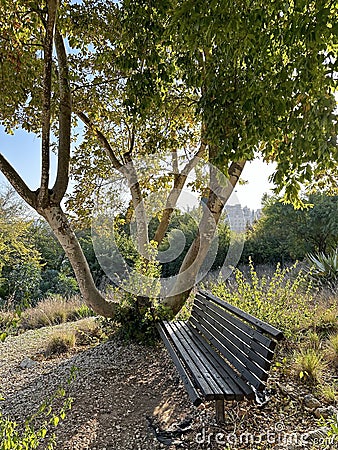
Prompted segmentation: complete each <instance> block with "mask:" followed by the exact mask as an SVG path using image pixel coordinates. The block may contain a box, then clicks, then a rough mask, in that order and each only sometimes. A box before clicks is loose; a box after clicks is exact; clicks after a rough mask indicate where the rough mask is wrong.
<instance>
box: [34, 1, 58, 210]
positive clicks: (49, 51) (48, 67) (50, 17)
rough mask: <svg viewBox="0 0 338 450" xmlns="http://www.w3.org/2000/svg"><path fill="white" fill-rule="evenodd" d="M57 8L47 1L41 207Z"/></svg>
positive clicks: (45, 182) (47, 166) (55, 3)
mask: <svg viewBox="0 0 338 450" xmlns="http://www.w3.org/2000/svg"><path fill="white" fill-rule="evenodd" d="M57 8H58V1H57V0H48V1H47V10H48V13H47V23H46V34H45V39H44V44H43V50H44V64H43V67H44V70H43V101H42V117H41V123H42V127H41V181H40V189H39V194H38V202H39V203H40V204H41V205H43V204H47V202H48V185H49V169H50V148H49V147H50V123H51V120H50V119H51V90H52V64H53V39H54V28H55V20H56V12H57Z"/></svg>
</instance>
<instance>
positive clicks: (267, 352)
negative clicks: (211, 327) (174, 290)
mask: <svg viewBox="0 0 338 450" xmlns="http://www.w3.org/2000/svg"><path fill="white" fill-rule="evenodd" d="M201 299H202V297H200V296H199V295H196V298H195V300H194V306H197V307H199V308H200V309H201V310H202V311H206V312H208V314H209V315H211V316H212V317H214V318H215V319H216V320H218V321H219V322H220V323H222V324H223V325H224V326H225V327H227V328H228V329H229V331H231V332H232V333H233V334H236V335H237V336H238V337H239V338H241V339H242V340H243V341H245V342H247V343H249V344H250V345H251V346H252V348H253V349H254V350H255V351H257V352H258V353H259V354H261V355H262V356H263V357H264V358H266V359H268V360H269V359H270V360H271V359H272V357H273V350H274V349H275V347H276V342H275V341H273V340H271V339H269V338H268V337H267V336H264V335H263V334H262V333H260V332H259V331H257V330H254V329H253V328H252V327H250V326H249V325H247V324H246V323H243V322H242V321H241V320H240V319H238V318H237V317H235V316H233V315H231V314H230V313H229V312H228V311H225V310H224V309H222V308H220V307H219V306H218V305H216V304H214V303H212V302H210V301H208V300H206V299H203V301H202V300H201Z"/></svg>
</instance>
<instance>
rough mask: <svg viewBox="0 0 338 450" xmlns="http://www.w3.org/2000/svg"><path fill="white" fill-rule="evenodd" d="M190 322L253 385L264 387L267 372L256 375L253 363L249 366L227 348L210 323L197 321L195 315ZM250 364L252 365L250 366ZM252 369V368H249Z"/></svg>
mask: <svg viewBox="0 0 338 450" xmlns="http://www.w3.org/2000/svg"><path fill="white" fill-rule="evenodd" d="M190 322H191V323H192V324H193V325H194V326H195V327H196V328H197V329H198V330H199V331H200V332H201V333H202V334H203V335H204V336H205V337H206V338H207V339H208V341H209V342H210V343H211V344H212V345H213V346H214V347H215V348H217V350H219V351H220V352H221V353H222V355H223V356H224V357H225V358H226V359H227V360H228V361H229V363H230V364H232V365H233V366H234V367H235V368H236V369H237V370H238V372H239V373H240V375H241V376H242V377H243V378H245V379H246V380H247V381H248V382H249V383H250V384H251V385H252V386H254V387H255V388H256V389H258V390H262V389H264V387H265V385H264V382H263V381H265V380H266V379H267V374H266V373H264V374H263V373H262V371H261V369H260V371H261V373H260V375H261V376H260V377H257V376H255V375H254V374H253V373H252V372H251V370H252V369H254V370H255V369H256V367H257V366H256V367H253V366H254V365H253V363H252V364H248V365H247V366H246V365H245V364H243V363H242V362H241V361H239V359H238V358H237V356H236V355H233V354H232V353H231V352H230V351H229V349H228V348H226V347H225V346H224V345H223V344H222V343H221V342H220V341H219V340H218V339H217V333H215V329H212V327H211V326H210V325H209V324H208V323H202V322H203V321H202V320H201V321H197V320H196V318H195V317H190ZM249 365H250V367H249ZM249 369H250V370H249Z"/></svg>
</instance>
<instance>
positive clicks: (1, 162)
mask: <svg viewBox="0 0 338 450" xmlns="http://www.w3.org/2000/svg"><path fill="white" fill-rule="evenodd" d="M0 170H1V172H2V173H3V174H4V175H5V177H6V178H7V180H8V181H9V182H10V184H11V185H12V186H13V188H14V189H15V190H16V191H17V193H18V194H19V195H20V196H21V197H22V198H23V199H24V200H25V201H26V202H27V203H28V204H29V205H30V206H31V207H32V208H35V209H36V203H37V195H36V193H35V192H33V191H31V190H30V189H29V187H28V186H27V184H26V183H25V182H24V181H23V179H22V178H21V177H20V175H19V174H18V172H17V171H16V170H15V169H14V167H13V166H12V165H11V164H10V163H9V162H8V161H7V159H6V158H5V157H4V156H3V155H2V154H1V153H0Z"/></svg>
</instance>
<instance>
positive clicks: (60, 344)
mask: <svg viewBox="0 0 338 450" xmlns="http://www.w3.org/2000/svg"><path fill="white" fill-rule="evenodd" d="M75 345H76V332H75V330H68V331H63V332H60V331H56V332H55V333H53V334H52V335H51V336H50V338H49V339H48V342H47V346H46V350H45V356H46V357H50V356H53V355H60V354H62V353H67V352H68V351H69V350H71V349H73V348H74V347H75Z"/></svg>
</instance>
